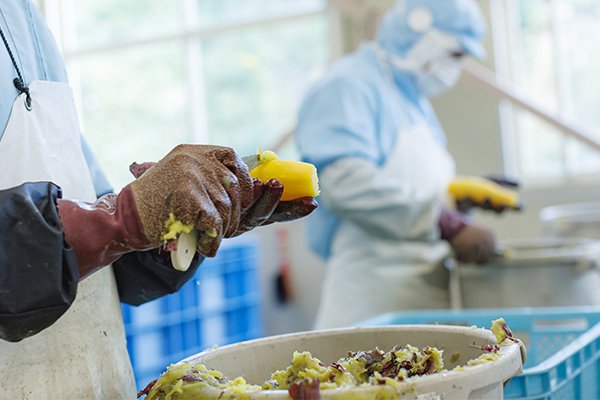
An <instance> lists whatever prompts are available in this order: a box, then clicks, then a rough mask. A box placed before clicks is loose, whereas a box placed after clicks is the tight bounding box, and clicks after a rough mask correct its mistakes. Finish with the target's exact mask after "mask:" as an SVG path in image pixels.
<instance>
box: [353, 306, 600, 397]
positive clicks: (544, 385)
mask: <svg viewBox="0 0 600 400" xmlns="http://www.w3.org/2000/svg"><path fill="white" fill-rule="evenodd" d="M499 317H503V318H504V319H505V320H506V322H507V323H508V325H509V326H510V328H511V329H512V330H513V332H514V334H515V336H516V337H518V338H520V339H521V340H523V342H524V343H525V345H526V346H527V362H526V363H525V371H524V373H523V374H521V375H519V376H517V377H515V378H513V379H512V380H511V381H510V382H509V384H508V385H507V386H506V387H505V389H504V396H505V398H507V399H527V400H533V399H536V400H537V399H540V400H542V399H543V400H550V399H552V400H554V399H557V400H558V399H561V400H563V399H574V400H593V399H600V308H596V307H579V308H526V309H523V308H521V309H494V310H492V309H489V310H485V309H483V310H466V311H448V310H445V311H429V312H413V313H392V314H385V315H382V316H380V317H377V318H374V319H371V320H369V321H367V322H365V323H363V324H361V325H365V326H376V325H400V324H401V325H409V324H440V325H441V324H445V325H448V324H450V325H465V326H471V325H477V326H479V327H488V328H489V326H490V325H491V322H492V320H494V319H497V318H499Z"/></svg>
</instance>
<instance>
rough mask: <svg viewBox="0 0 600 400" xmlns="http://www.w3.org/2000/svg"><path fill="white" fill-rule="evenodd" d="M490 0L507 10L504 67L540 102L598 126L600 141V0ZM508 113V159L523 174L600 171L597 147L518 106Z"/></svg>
mask: <svg viewBox="0 0 600 400" xmlns="http://www.w3.org/2000/svg"><path fill="white" fill-rule="evenodd" d="M492 1H493V2H494V4H493V5H494V6H495V11H496V12H499V13H498V14H504V15H505V16H506V18H504V19H502V18H500V20H501V22H500V23H502V24H505V26H504V29H502V31H503V32H504V33H503V34H502V35H501V38H500V39H501V40H506V43H505V44H506V49H507V51H506V57H501V56H499V57H497V63H498V69H499V71H500V72H504V73H505V74H507V75H508V76H509V77H510V78H511V79H512V80H513V81H514V82H515V83H516V84H517V85H518V86H519V87H521V88H522V89H524V90H525V92H526V93H528V94H529V95H530V96H531V97H532V98H533V99H534V100H536V101H537V102H539V103H541V104H543V105H544V106H546V107H548V108H550V109H553V110H557V112H559V113H560V115H562V116H564V117H565V118H567V119H571V120H574V121H577V122H578V123H580V124H582V125H585V126H587V127H591V128H593V129H591V128H590V130H591V131H592V132H596V135H595V139H596V140H600V128H598V127H600V112H598V110H599V107H600V57H599V56H598V54H600V41H598V40H596V38H598V37H600V2H598V1H597V0H492ZM498 14H497V15H498ZM496 20H498V19H496ZM496 32H498V31H496ZM497 42H498V41H497ZM503 63H504V65H503ZM511 120H512V127H513V128H514V129H512V131H513V132H512V135H509V136H512V137H511V138H510V139H509V140H512V141H514V144H515V146H512V148H513V149H515V150H514V151H515V152H516V154H512V156H513V157H511V159H512V160H515V163H516V167H517V168H515V169H516V170H517V172H518V173H519V175H520V176H521V177H522V179H523V180H524V181H526V182H530V183H531V182H542V181H551V182H564V181H567V180H572V179H573V178H576V177H580V176H582V175H589V174H598V173H600V154H598V153H597V152H595V151H593V150H590V149H589V148H587V147H585V146H584V145H582V144H580V143H578V142H576V141H575V140H574V139H571V138H568V137H564V136H563V135H561V133H560V132H559V131H557V130H555V129H553V128H552V127H550V126H548V125H546V124H545V123H543V122H542V121H540V120H538V119H536V118H534V117H533V116H531V115H528V114H526V113H524V112H520V111H518V110H517V109H515V110H514V111H513V112H512V118H511Z"/></svg>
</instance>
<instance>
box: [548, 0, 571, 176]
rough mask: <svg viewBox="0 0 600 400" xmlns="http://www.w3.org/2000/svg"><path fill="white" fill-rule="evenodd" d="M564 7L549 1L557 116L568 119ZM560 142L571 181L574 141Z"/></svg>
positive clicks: (566, 171)
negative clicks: (563, 24) (562, 21)
mask: <svg viewBox="0 0 600 400" xmlns="http://www.w3.org/2000/svg"><path fill="white" fill-rule="evenodd" d="M564 6H565V4H564V2H563V1H562V0H550V7H551V10H552V36H553V43H554V46H555V49H554V66H555V74H556V82H555V83H554V84H555V86H556V92H557V98H558V104H557V109H558V113H559V115H561V116H562V117H565V118H570V117H571V116H572V115H573V105H572V103H571V98H572V97H571V96H570V94H571V89H570V86H571V82H570V78H569V57H568V52H567V48H568V47H567V46H569V44H568V43H565V35H564V32H563V26H562V23H561V17H562V13H563V7H564ZM561 142H562V148H563V151H562V162H563V165H564V168H565V171H564V174H565V176H566V177H567V178H568V179H572V178H573V177H574V176H575V175H577V173H576V171H575V170H574V163H573V161H572V157H573V152H572V151H570V150H572V149H573V147H572V146H573V145H574V143H573V142H574V141H573V140H572V139H569V138H567V137H566V136H564V135H561Z"/></svg>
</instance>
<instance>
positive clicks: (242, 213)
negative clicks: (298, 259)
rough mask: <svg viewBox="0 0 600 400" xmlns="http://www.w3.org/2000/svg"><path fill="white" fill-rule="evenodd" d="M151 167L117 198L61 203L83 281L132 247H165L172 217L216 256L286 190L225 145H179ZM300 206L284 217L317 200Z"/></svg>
mask: <svg viewBox="0 0 600 400" xmlns="http://www.w3.org/2000/svg"><path fill="white" fill-rule="evenodd" d="M152 165H153V167H152V168H151V169H150V170H148V171H147V172H146V173H144V175H143V176H141V177H140V178H139V179H138V180H136V181H134V182H132V183H131V184H129V185H127V186H125V187H124V188H123V190H122V191H121V193H119V195H107V196H104V197H102V198H101V199H99V200H98V201H97V202H96V203H93V204H90V203H81V202H77V201H72V200H59V202H58V208H59V214H60V217H61V221H62V224H63V227H64V231H65V238H66V241H67V243H69V244H70V245H71V246H72V247H74V249H75V253H76V254H77V259H78V261H79V264H80V272H81V277H82V278H83V277H85V276H87V275H88V274H90V273H91V272H93V271H94V270H95V269H97V268H99V267H102V266H104V265H108V264H110V263H112V262H113V261H115V260H117V259H118V258H119V257H120V256H121V255H123V254H125V253H127V252H131V251H138V250H148V249H153V248H158V247H160V246H162V245H164V241H163V240H162V236H163V233H164V230H165V222H166V221H167V220H168V219H169V216H170V214H173V215H174V216H175V218H176V219H178V220H180V221H181V222H183V223H185V224H188V223H193V224H194V226H195V228H196V229H198V230H199V231H200V237H201V240H200V243H199V246H198V251H199V252H200V253H201V254H203V255H205V256H208V257H212V256H214V255H215V254H216V252H217V249H218V248H219V245H220V243H221V240H222V238H223V237H232V236H235V235H238V234H240V233H241V232H245V231H247V230H249V229H251V228H253V227H255V226H258V225H260V224H262V223H265V222H267V221H268V220H269V217H271V215H272V214H273V211H274V210H275V209H276V208H277V206H278V204H279V199H280V197H281V193H282V191H283V187H282V186H281V184H279V182H277V181H270V182H267V184H265V185H254V184H253V181H252V178H250V176H249V174H248V169H247V167H246V165H245V164H244V163H243V162H242V161H241V159H240V158H239V157H238V156H237V154H236V153H235V152H234V151H233V150H232V149H229V148H226V147H218V146H205V145H180V146H178V147H176V148H175V149H173V150H172V151H171V152H170V153H169V154H168V155H167V156H166V157H165V158H163V159H162V160H161V161H159V162H158V163H156V164H155V165H154V164H152ZM302 204H303V206H304V207H303V208H301V209H299V208H295V209H294V210H293V211H295V214H293V215H288V218H287V220H291V219H293V218H292V217H296V218H298V217H301V216H304V215H308V214H310V212H312V211H313V210H314V209H315V208H316V203H314V202H313V204H304V203H302ZM299 210H300V211H299ZM288 212H289V210H288Z"/></svg>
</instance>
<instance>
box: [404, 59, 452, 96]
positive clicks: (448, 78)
mask: <svg viewBox="0 0 600 400" xmlns="http://www.w3.org/2000/svg"><path fill="white" fill-rule="evenodd" d="M462 68H463V64H462V61H461V60H459V59H457V58H454V57H451V56H450V57H445V58H443V59H440V60H437V61H436V62H434V63H432V64H430V65H429V69H428V71H424V72H421V73H418V74H416V77H417V85H418V86H419V89H420V90H421V92H422V93H423V94H424V95H425V96H427V97H433V96H437V95H439V94H441V93H443V92H445V91H446V90H448V89H450V88H452V87H454V85H456V82H458V80H459V79H460V75H461V73H462Z"/></svg>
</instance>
